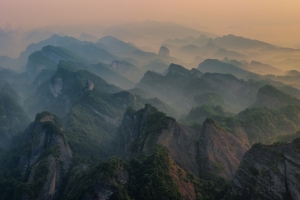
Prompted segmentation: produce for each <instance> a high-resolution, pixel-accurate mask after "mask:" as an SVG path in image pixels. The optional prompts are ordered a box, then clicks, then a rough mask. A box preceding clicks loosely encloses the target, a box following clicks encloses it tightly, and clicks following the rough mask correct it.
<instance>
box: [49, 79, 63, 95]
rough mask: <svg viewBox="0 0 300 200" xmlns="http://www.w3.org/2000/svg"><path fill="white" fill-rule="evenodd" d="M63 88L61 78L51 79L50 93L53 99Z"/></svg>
mask: <svg viewBox="0 0 300 200" xmlns="http://www.w3.org/2000/svg"><path fill="white" fill-rule="evenodd" d="M63 86H64V83H63V81H62V79H61V78H59V77H54V78H53V79H51V81H50V91H51V93H52V94H53V95H54V97H55V98H56V97H57V96H58V95H60V94H61V90H62V88H63Z"/></svg>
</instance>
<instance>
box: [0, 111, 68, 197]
mask: <svg viewBox="0 0 300 200" xmlns="http://www.w3.org/2000/svg"><path fill="white" fill-rule="evenodd" d="M15 142H18V143H19V144H18V148H17V151H16V150H11V151H9V152H7V155H6V161H3V160H2V161H1V170H0V173H2V174H1V176H2V177H6V179H7V181H9V180H10V179H12V178H13V179H15V181H14V182H13V183H12V184H13V185H14V188H15V191H14V193H13V195H14V198H16V199H21V197H22V199H39V200H51V199H57V198H58V197H59V195H60V192H61V191H62V188H63V182H64V180H65V178H66V176H67V174H68V172H69V170H70V167H71V164H72V152H71V149H70V148H69V145H68V143H67V141H66V138H65V133H64V131H63V130H62V126H61V122H60V120H59V118H57V117H56V116H54V115H53V114H51V113H49V112H42V113H39V114H37V115H36V118H35V121H34V122H32V123H31V124H30V125H29V126H28V128H27V129H25V131H24V132H23V133H21V134H19V135H18V137H17V139H16V141H15ZM12 161H13V162H12ZM9 170H13V171H15V172H14V173H8V174H6V175H4V174H3V172H7V171H9Z"/></svg>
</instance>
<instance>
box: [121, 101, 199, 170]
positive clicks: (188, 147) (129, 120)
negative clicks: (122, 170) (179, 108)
mask: <svg viewBox="0 0 300 200" xmlns="http://www.w3.org/2000/svg"><path fill="white" fill-rule="evenodd" d="M120 132H121V134H122V135H123V137H124V140H125V141H124V145H125V155H126V157H131V156H133V155H134V154H137V153H140V152H144V153H147V152H151V150H152V149H153V148H154V146H155V145H156V144H160V145H163V146H165V147H167V148H168V150H169V151H170V155H171V157H172V159H174V161H175V162H176V163H178V164H179V166H181V167H183V168H184V169H186V170H189V171H192V172H193V173H194V174H196V175H198V174H199V173H198V168H197V162H196V142H195V140H194V139H193V138H192V136H191V135H190V134H189V133H188V132H187V131H186V130H184V129H183V127H182V126H181V125H179V124H178V123H177V122H175V120H174V119H172V118H170V117H167V116H165V114H164V113H161V112H159V111H158V110H157V109H156V108H154V107H152V106H151V105H149V104H147V105H146V106H145V108H144V109H142V110H139V111H137V112H135V111H133V110H128V111H127V112H126V113H125V115H124V118H123V122H122V125H121V127H120ZM183 141H184V142H183Z"/></svg>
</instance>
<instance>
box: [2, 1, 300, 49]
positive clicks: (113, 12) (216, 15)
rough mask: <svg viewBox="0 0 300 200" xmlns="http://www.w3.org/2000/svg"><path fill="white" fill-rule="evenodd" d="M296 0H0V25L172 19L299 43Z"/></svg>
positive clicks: (299, 15)
mask: <svg viewBox="0 0 300 200" xmlns="http://www.w3.org/2000/svg"><path fill="white" fill-rule="evenodd" d="M299 10H300V1H299V0H288V1H283V0H280V1H279V0H251V1H244V0H0V27H2V28H3V27H4V26H5V23H6V22H7V21H10V22H11V24H12V26H13V27H16V26H20V25H21V26H23V27H26V28H31V27H39V26H46V25H54V24H62V25H64V24H84V23H95V24H106V25H109V24H112V23H118V22H127V21H132V20H134V21H144V20H147V19H151V20H157V21H173V22H177V23H180V24H185V25H188V26H190V27H194V28H197V29H200V30H201V29H202V30H205V31H210V32H213V33H217V34H221V35H223V34H228V33H234V34H237V35H243V36H246V37H251V38H257V39H261V40H264V41H267V42H271V43H274V44H278V45H285V46H292V45H294V44H300V40H299V36H300V12H299Z"/></svg>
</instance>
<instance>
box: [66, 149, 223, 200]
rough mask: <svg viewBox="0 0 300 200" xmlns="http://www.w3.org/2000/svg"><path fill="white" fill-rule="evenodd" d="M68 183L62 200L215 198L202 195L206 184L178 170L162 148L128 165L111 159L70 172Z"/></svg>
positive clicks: (131, 161) (206, 194)
mask: <svg viewBox="0 0 300 200" xmlns="http://www.w3.org/2000/svg"><path fill="white" fill-rule="evenodd" d="M70 180H71V181H69V182H68V184H67V187H66V190H65V193H64V194H63V199H66V200H69V199H70V200H71V199H74V198H76V199H84V200H98V199H102V200H108V199H148V198H150V199H166V200H174V199H175V200H182V199H187V200H196V199H198V198H200V197H207V196H211V195H212V196H215V195H216V194H217V188H212V191H213V194H210V192H208V191H206V190H205V188H206V187H208V186H209V183H208V184H207V182H206V181H203V180H199V179H197V178H196V177H194V176H192V175H191V174H189V173H188V172H186V171H185V170H183V169H182V168H180V167H179V166H178V165H177V164H176V163H174V161H173V160H172V158H171V157H170V155H169V152H168V150H167V149H166V148H165V147H162V146H156V147H155V148H154V149H153V152H151V153H150V154H143V156H141V157H138V158H135V159H130V160H129V161H128V162H125V161H123V160H121V159H119V158H116V157H113V158H110V159H109V160H108V161H107V162H104V163H102V164H100V165H98V166H96V167H94V168H92V169H88V170H86V171H84V172H79V173H74V172H72V177H71V179H70ZM210 184H211V183H210ZM157 188H160V189H159V190H158V189H157ZM199 190H200V191H201V193H200V191H199Z"/></svg>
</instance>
